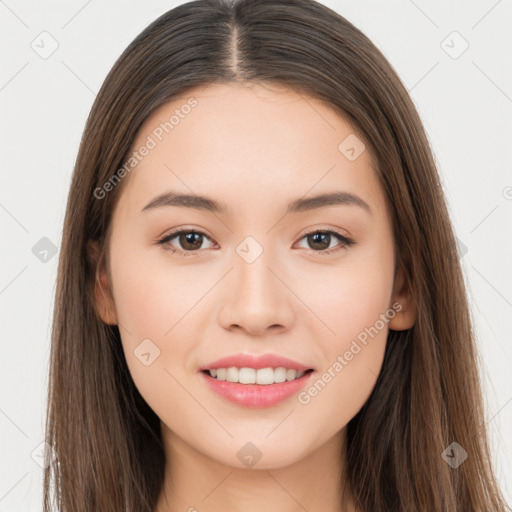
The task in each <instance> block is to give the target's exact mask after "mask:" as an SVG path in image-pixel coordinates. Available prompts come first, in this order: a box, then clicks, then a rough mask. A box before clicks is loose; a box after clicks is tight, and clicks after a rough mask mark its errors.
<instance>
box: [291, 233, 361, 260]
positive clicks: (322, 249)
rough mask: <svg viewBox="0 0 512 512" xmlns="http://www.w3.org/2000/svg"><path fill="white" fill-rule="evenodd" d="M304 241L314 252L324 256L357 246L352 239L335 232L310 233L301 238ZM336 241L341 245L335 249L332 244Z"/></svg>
mask: <svg viewBox="0 0 512 512" xmlns="http://www.w3.org/2000/svg"><path fill="white" fill-rule="evenodd" d="M304 239H306V240H307V243H308V245H309V246H310V247H311V248H313V250H314V252H317V253H320V254H321V255H322V256H324V255H328V254H332V253H334V252H338V251H341V250H343V249H344V248H345V247H349V246H351V245H354V244H355V241H354V240H352V239H351V238H348V237H346V236H345V235H342V234H341V233H338V232H337V231H333V230H325V231H324V230H317V231H310V232H309V233H306V234H305V235H304V236H303V237H302V238H301V240H304ZM336 239H337V240H338V242H339V243H338V245H337V246H336V245H335V246H334V247H333V246H332V245H331V242H332V241H333V240H336Z"/></svg>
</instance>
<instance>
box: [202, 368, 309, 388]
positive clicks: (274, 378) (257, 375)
mask: <svg viewBox="0 0 512 512" xmlns="http://www.w3.org/2000/svg"><path fill="white" fill-rule="evenodd" d="M201 371H202V373H204V374H205V375H207V376H208V377H211V378H212V379H215V380H217V381H226V382H231V383H235V384H242V385H249V384H256V385H259V386H270V385H273V384H281V383H284V382H292V381H295V380H299V379H301V378H303V377H304V376H306V375H308V374H310V373H311V372H313V369H312V368H308V369H307V370H299V371H297V370H295V369H293V368H285V367H282V366H280V367H277V368H272V367H267V368H249V367H242V368H238V367H236V366H231V367H228V368H212V369H210V370H201Z"/></svg>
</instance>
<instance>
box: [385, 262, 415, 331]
mask: <svg viewBox="0 0 512 512" xmlns="http://www.w3.org/2000/svg"><path fill="white" fill-rule="evenodd" d="M395 303H396V304H399V305H400V307H396V308H394V309H395V311H396V315H395V316H394V317H393V318H392V319H391V320H390V321H389V328H390V329H393V330H394V331H403V330H405V329H410V328H411V327H412V326H413V325H414V322H415V321H416V316H417V308H416V301H415V300H414V296H413V293H412V290H411V288H410V286H409V283H408V281H407V279H406V277H405V271H404V268H403V267H402V266H400V267H399V268H398V269H397V272H396V275H395V284H394V286H393V296H392V300H391V304H395Z"/></svg>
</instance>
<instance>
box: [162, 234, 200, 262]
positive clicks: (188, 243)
mask: <svg viewBox="0 0 512 512" xmlns="http://www.w3.org/2000/svg"><path fill="white" fill-rule="evenodd" d="M175 238H176V239H177V242H178V247H176V245H175V244H172V243H171V241H172V240H174V239H175ZM205 239H207V240H210V238H209V237H208V236H207V235H206V234H205V233H202V232H201V231H194V230H190V229H182V230H179V231H174V232H173V233H169V234H168V235H166V236H165V237H164V238H162V239H161V240H159V241H158V244H160V245H163V246H164V248H165V249H167V250H170V251H171V252H173V253H178V254H180V255H182V256H189V254H186V253H192V254H193V253H194V251H198V250H200V249H201V246H202V245H203V242H204V240H205ZM192 254H190V256H191V255H192Z"/></svg>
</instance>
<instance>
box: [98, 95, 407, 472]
mask: <svg viewBox="0 0 512 512" xmlns="http://www.w3.org/2000/svg"><path fill="white" fill-rule="evenodd" d="M190 98H194V100H190ZM187 100H188V103H187ZM185 105H189V106H190V108H189V107H186V106H185ZM176 111H177V112H176ZM173 114H174V116H175V117H174V118H173V120H172V121H171V123H173V124H172V129H170V128H169V126H170V125H169V124H168V125H165V123H166V122H167V123H169V120H170V118H171V116H173ZM162 126H164V127H166V128H167V131H168V133H166V131H165V129H163V128H162ZM159 128H160V129H159ZM148 137H149V138H148ZM150 139H151V140H152V141H153V143H152V142H150ZM144 145H146V147H148V148H149V150H148V151H140V153H141V154H142V153H145V156H143V157H142V158H141V160H140V162H139V163H138V164H137V166H136V167H135V168H134V169H133V170H132V171H131V173H130V174H129V175H128V176H126V177H124V178H123V179H125V180H127V182H126V183H124V188H123V190H122V193H121V195H120V198H119V201H118V203H117V205H116V208H115V211H114V215H113V221H112V222H113V225H112V233H111V238H110V245H109V251H110V272H111V274H110V282H108V277H107V273H106V272H105V269H101V280H100V281H101V284H102V288H101V290H100V291H101V293H99V294H98V304H99V310H100V311H101V312H102V313H101V315H102V319H103V320H104V321H105V322H107V323H116V324H118V325H119V329H120V333H121V338H122V344H123V349H124V352H125V354H126V359H127V363H128V366H129V370H130V372H131V375H132V377H133V380H134V382H135V385H136V386H137V388H138V389H139V391H140V393H141V395H142V396H143V397H144V399H145V400H146V401H147V403H148V404H149V405H150V407H151V408H152V409H153V410H154V411H155V413H156V414H157V415H158V416H159V417H160V419H161V421H162V426H163V428H164V429H165V430H166V431H168V432H172V435H173V436H175V438H176V439H179V440H180V441H182V442H184V443H186V444H187V445H188V446H190V447H192V448H193V449H194V450H195V451H197V452H198V453H201V454H204V455H206V456H208V457H209V458H211V459H213V460H215V461H217V462H220V463H222V464H226V465H229V466H231V467H240V468H243V467H246V465H247V464H246V462H245V461H244V457H245V455H246V454H248V455H254V454H257V453H258V452H259V454H261V460H260V461H259V462H258V468H261V469H265V468H276V467H280V466H286V465H289V464H291V463H293V462H295V461H298V460H299V459H303V458H305V457H307V456H308V455H310V454H311V453H313V452H314V451H315V450H317V449H319V448H320V447H321V446H322V445H325V443H327V441H329V440H330V439H332V438H333V436H336V435H337V434H339V433H342V432H343V431H344V428H345V426H346V425H347V423H348V422H349V421H350V419H351V418H353V417H354V416H355V414H356V413H357V412H358V411H359V410H360V408H361V407H362V406H363V404H364V402H365V401H366V400H367V398H368V397H369V395H370V393H371V391H372V389H373V387H374V385H375V382H376V380H377V376H378V374H379V371H380V369H381V365H382V361H383V356H384V351H385V345H386V337H387V334H388V330H389V329H390V328H393V329H397V330H399V329H405V328H408V327H410V326H411V325H412V323H413V321H414V311H413V309H412V306H411V305H410V301H409V299H408V295H407V290H405V288H404V283H403V280H402V278H401V273H398V274H397V276H396V279H395V276H394V264H395V253H394V246H393V238H392V225H391V221H390V215H389V212H388V210H387V207H386V202H385V197H384V195H383V192H382V190H381V187H380V185H379V182H378V179H377V176H376V173H375V171H374V169H373V168H372V160H371V156H370V153H369V150H368V148H366V149H365V147H364V146H363V145H362V140H361V138H360V137H359V136H357V135H356V134H355V130H354V128H353V127H352V126H350V125H349V124H348V123H347V122H346V121H345V120H344V119H342V118H341V117H340V116H339V115H338V114H336V113H335V112H334V111H333V110H331V109H330V108H329V107H328V106H327V105H325V104H324V103H322V102H320V101H318V100H316V99H313V98H310V97H306V96H303V95H299V94H298V93H296V92H293V91H290V90H287V89H282V88H278V87H275V86H273V87H272V88H270V87H267V86H265V87H263V86H260V85H252V86H251V87H242V86H235V85H210V86H208V87H205V88H197V89H194V90H191V91H189V92H188V93H187V94H186V95H184V96H182V97H180V98H175V99H173V101H172V102H170V103H168V104H166V105H164V106H162V107H160V109H159V110H157V111H156V112H155V113H154V114H153V115H152V116H151V117H150V118H149V119H148V120H147V121H146V123H145V124H144V125H143V126H142V128H141V130H140V131H139V134H138V137H137V140H136V141H135V143H134V145H133V149H134V150H137V149H139V148H141V147H142V146H144ZM171 193H173V194H174V196H172V195H171ZM162 194H169V195H168V196H167V197H165V196H164V197H160V198H159V196H162ZM185 194H186V195H191V196H193V198H192V200H191V199H188V201H183V200H182V201H178V200H177V199H176V198H177V196H178V195H185ZM336 194H337V195H336ZM324 195H332V196H331V200H325V197H324V200H321V199H318V200H314V199H313V198H316V197H317V196H324ZM199 196H201V197H206V198H208V199H210V200H211V201H209V202H208V201H202V202H201V201H198V200H197V198H198V197H199ZM194 197H195V199H196V200H195V201H193V199H194ZM157 198H159V199H157ZM173 198H174V199H173ZM148 205H149V206H148ZM214 206H217V208H214ZM177 231H182V232H181V233H177V234H176V232H177ZM237 355H249V356H254V357H258V356H262V355H271V356H281V357H285V358H288V359H290V360H292V361H291V362H290V361H287V362H285V363H283V362H282V361H279V360H272V359H267V360H261V361H260V363H261V364H260V365H258V364H257V363H255V362H254V360H250V359H249V360H244V359H241V360H239V361H237V360H235V361H230V362H229V361H228V362H226V363H222V367H226V368H231V367H233V368H240V367H243V368H248V370H243V371H241V372H238V373H237V372H236V371H235V370H228V371H227V372H226V374H227V378H228V381H223V382H222V381H220V380H217V379H216V378H215V379H214V378H213V377H211V376H209V375H210V374H209V373H208V375H207V373H206V372H204V371H202V370H204V369H214V370H215V369H217V374H218V376H220V377H221V376H223V373H224V372H223V370H218V368H220V367H221V365H220V364H212V363H215V362H216V361H217V360H219V359H221V358H226V357H229V356H237ZM258 366H261V367H262V368H263V367H272V368H275V367H283V368H285V369H287V370H293V369H294V367H297V368H303V371H304V375H303V376H302V377H300V375H301V374H300V373H299V374H298V375H299V378H297V375H295V378H296V380H293V381H292V380H289V381H288V380H286V381H285V382H281V383H274V384H258V383H255V384H250V382H251V379H254V378H257V379H264V378H265V376H269V375H270V378H273V379H274V380H277V381H280V380H281V381H282V380H283V375H286V378H290V379H292V378H293V377H294V373H293V372H283V370H278V371H275V372H271V373H270V374H269V372H268V370H263V371H260V372H258V371H257V369H258V368H257V367H258ZM297 368H296V369H297ZM260 369H261V368H260ZM305 370H308V371H307V372H306V371H305ZM311 370H312V371H311ZM213 373H214V374H215V372H213ZM242 375H243V377H242ZM237 377H238V379H240V380H242V381H245V379H247V382H249V383H239V382H238V383H237V382H229V380H235V381H236V379H237ZM259 382H267V381H262V380H259ZM205 432H207V433H208V434H207V435H205ZM247 443H252V444H251V445H248V444H247ZM244 450H245V452H244Z"/></svg>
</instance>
